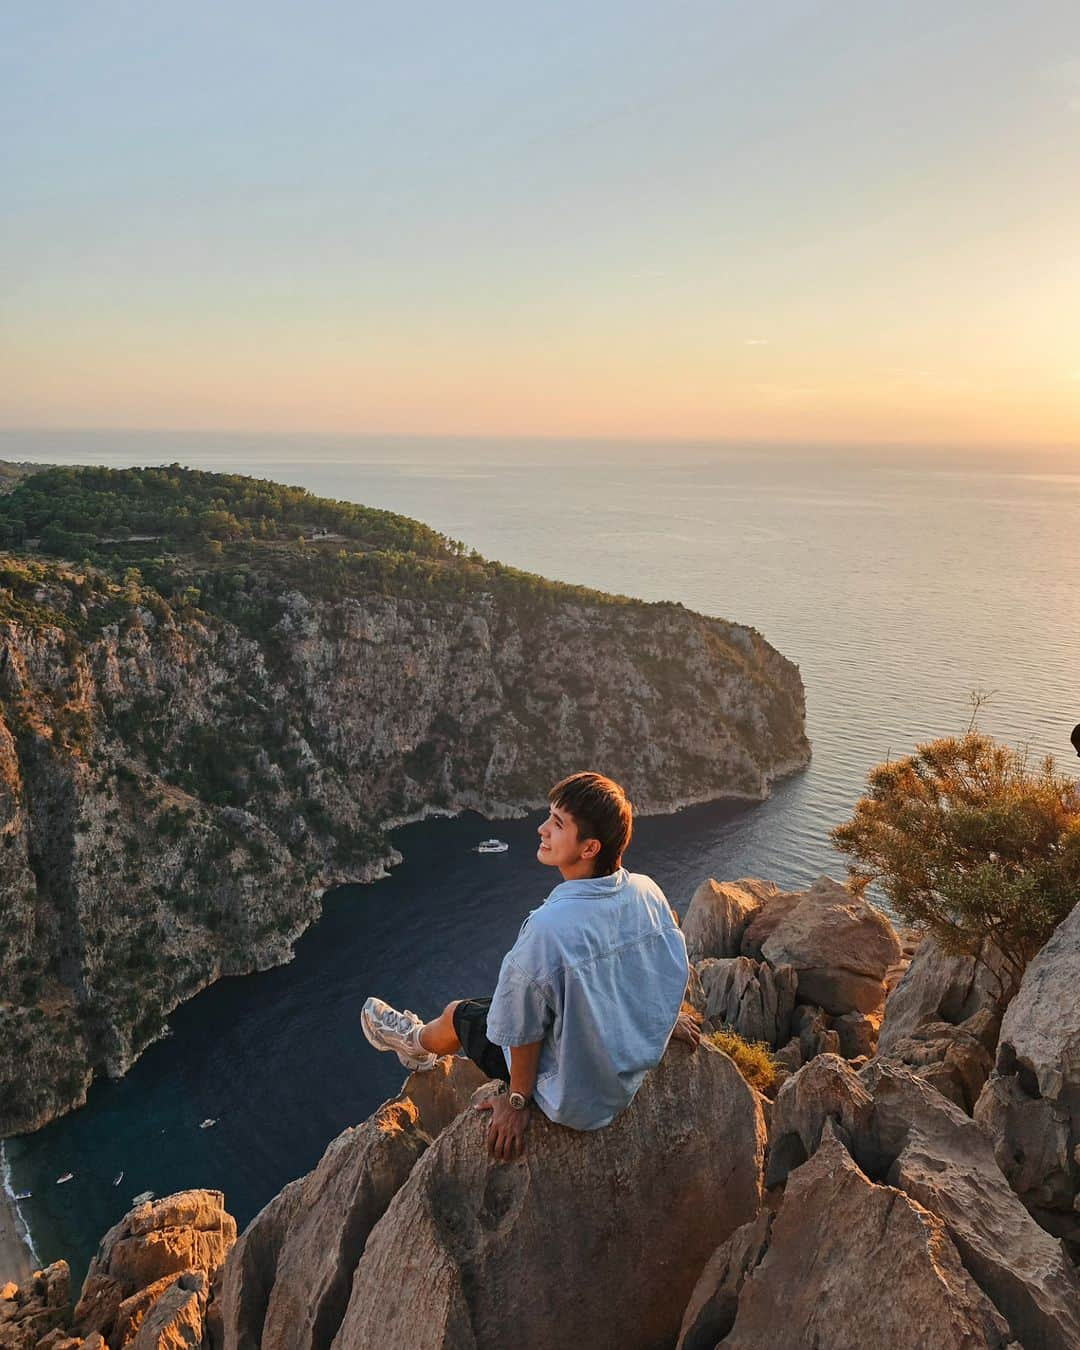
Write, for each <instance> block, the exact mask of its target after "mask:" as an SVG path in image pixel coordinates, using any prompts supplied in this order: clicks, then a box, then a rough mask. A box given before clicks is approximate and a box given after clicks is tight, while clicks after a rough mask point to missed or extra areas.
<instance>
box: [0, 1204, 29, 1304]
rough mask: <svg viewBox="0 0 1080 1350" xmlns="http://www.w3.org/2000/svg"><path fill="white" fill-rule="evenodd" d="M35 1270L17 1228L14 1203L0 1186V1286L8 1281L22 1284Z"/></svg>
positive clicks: (20, 1232) (27, 1248)
mask: <svg viewBox="0 0 1080 1350" xmlns="http://www.w3.org/2000/svg"><path fill="white" fill-rule="evenodd" d="M35 1268H36V1267H35V1264H34V1258H33V1256H31V1254H30V1248H29V1247H28V1246H27V1245H26V1242H25V1241H24V1239H23V1235H22V1231H21V1229H20V1227H19V1222H18V1219H17V1217H16V1214H15V1205H14V1202H13V1201H12V1199H11V1196H10V1195H8V1193H7V1191H6V1190H5V1189H4V1188H3V1186H0V1286H2V1285H5V1284H7V1282H8V1281H9V1280H14V1281H15V1283H16V1284H22V1282H23V1281H24V1280H26V1279H27V1278H28V1277H29V1276H31V1275H32V1274H33V1273H34V1270H35Z"/></svg>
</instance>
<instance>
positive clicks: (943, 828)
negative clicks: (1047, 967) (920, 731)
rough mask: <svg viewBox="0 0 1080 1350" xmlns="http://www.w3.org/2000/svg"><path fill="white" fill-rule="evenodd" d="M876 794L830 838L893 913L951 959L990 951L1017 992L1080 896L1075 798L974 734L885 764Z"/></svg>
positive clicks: (1047, 770) (1016, 754)
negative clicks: (927, 934) (987, 947)
mask: <svg viewBox="0 0 1080 1350" xmlns="http://www.w3.org/2000/svg"><path fill="white" fill-rule="evenodd" d="M868 781H869V791H868V793H867V795H866V796H865V797H863V798H861V799H860V801H859V802H858V803H857V804H856V807H855V813H854V815H853V816H852V818H851V820H849V821H848V822H847V824H845V825H840V826H837V828H836V829H834V830H833V831H832V840H833V842H834V844H835V845H836V847H837V848H838V849H840V851H841V852H843V853H847V854H849V855H850V856H851V857H853V858H854V859H855V860H856V861H855V864H854V865H853V866H851V867H850V868H849V871H850V874H851V879H852V881H853V882H854V883H855V884H856V885H858V886H860V887H865V886H866V885H867V884H869V883H870V882H872V881H875V882H877V883H879V884H880V886H881V888H882V890H883V891H884V893H885V895H886V896H887V897H888V899H889V902H890V903H891V904H892V906H893V908H894V909H895V910H896V913H897V914H898V915H899V916H900V917H901V918H902V919H903V920H905V921H906V922H908V923H911V924H914V925H916V926H917V927H920V928H924V929H926V930H928V931H929V932H931V933H933V934H934V935H935V937H936V938H937V939H938V941H939V942H940V944H941V946H942V948H943V949H944V950H945V951H948V952H952V953H954V954H960V953H968V954H970V955H972V956H975V957H978V958H983V957H984V956H985V947H984V944H985V943H987V942H989V943H991V944H992V945H993V946H994V947H995V948H996V949H997V951H998V953H999V954H1000V956H1001V957H1002V958H1003V961H1004V963H1005V967H1006V969H1007V972H1008V975H1007V978H1006V983H1007V984H1008V983H1011V985H1012V988H1011V989H1006V990H1004V991H1003V992H1004V993H1005V994H1006V996H1008V995H1010V994H1011V993H1013V992H1014V991H1015V988H1016V986H1017V985H1018V984H1019V982H1020V978H1021V976H1022V975H1023V973H1024V969H1025V967H1026V966H1027V963H1028V962H1029V961H1030V960H1031V958H1032V957H1033V956H1034V955H1035V953H1036V952H1037V951H1038V950H1039V948H1040V947H1041V946H1042V945H1043V943H1044V942H1046V940H1047V938H1049V936H1050V934H1051V933H1052V932H1053V931H1054V929H1055V928H1056V927H1057V925H1058V924H1059V923H1060V922H1061V921H1062V919H1064V918H1065V916H1066V915H1067V914H1068V913H1069V911H1070V910H1071V909H1072V907H1073V905H1074V904H1075V903H1076V902H1077V900H1078V899H1080V801H1078V792H1077V788H1076V785H1075V784H1074V783H1073V782H1072V780H1071V779H1070V778H1068V777H1067V776H1066V775H1065V774H1060V773H1057V772H1056V771H1055V767H1054V761H1053V759H1051V758H1047V759H1046V760H1045V761H1043V763H1042V764H1041V765H1040V766H1039V767H1038V768H1037V769H1034V770H1033V769H1030V768H1029V767H1028V763H1027V756H1026V754H1025V753H1024V752H1023V751H1020V750H1014V749H1011V748H1010V747H1007V746H1003V745H998V744H996V743H995V742H994V741H992V740H991V739H990V737H989V736H985V735H983V734H982V733H981V732H978V731H969V732H968V733H967V734H966V735H964V736H962V737H960V738H959V739H957V738H953V737H948V738H945V739H943V740H938V741H931V742H930V743H929V744H927V745H920V746H919V747H918V748H917V749H916V752H915V754H913V755H910V756H908V758H906V759H901V760H897V761H895V762H890V763H887V764H879V765H878V767H877V768H876V769H873V770H872V771H871V773H870V776H869V780H868Z"/></svg>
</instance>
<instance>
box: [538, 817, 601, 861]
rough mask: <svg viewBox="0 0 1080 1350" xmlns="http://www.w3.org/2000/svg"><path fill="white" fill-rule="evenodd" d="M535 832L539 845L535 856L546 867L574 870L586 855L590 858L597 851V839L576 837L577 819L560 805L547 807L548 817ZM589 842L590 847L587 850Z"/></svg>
mask: <svg viewBox="0 0 1080 1350" xmlns="http://www.w3.org/2000/svg"><path fill="white" fill-rule="evenodd" d="M537 833H538V834H539V835H540V847H539V848H538V849H537V850H536V856H537V858H538V859H539V860H540V862H542V863H544V864H545V865H546V866H547V867H558V868H560V869H563V868H571V869H574V870H576V869H577V867H578V865H579V864H581V863H582V862H583V861H585V860H586V856H587V857H588V859H591V858H592V856H593V855H594V854H595V853H597V852H599V849H598V847H597V843H598V841H597V840H595V839H592V840H589V839H580V838H579V837H578V826H577V821H576V820H575V819H574V817H573V816H572V815H571V814H570V812H569V811H566V810H564V809H563V808H562V807H561V806H552V807H551V808H550V809H549V811H548V818H547V820H545V821H544V823H543V824H542V825H541V826H539V827H538V830H537ZM589 844H591V845H592V848H591V849H588V850H587V849H586V846H587V845H589Z"/></svg>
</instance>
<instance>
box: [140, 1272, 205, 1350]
mask: <svg viewBox="0 0 1080 1350" xmlns="http://www.w3.org/2000/svg"><path fill="white" fill-rule="evenodd" d="M206 1299H207V1279H206V1275H205V1274H204V1272H203V1271H201V1270H192V1271H188V1272H187V1273H186V1274H184V1275H180V1276H178V1278H177V1279H176V1280H175V1281H174V1282H173V1284H172V1285H171V1286H170V1287H169V1288H168V1289H167V1290H166V1291H165V1293H164V1294H162V1295H161V1297H160V1298H159V1299H158V1300H157V1302H156V1303H155V1304H154V1305H153V1307H152V1308H151V1309H150V1311H149V1313H148V1314H147V1317H146V1320H145V1321H144V1322H143V1324H142V1326H141V1327H140V1328H139V1333H138V1335H137V1336H136V1337H135V1339H134V1340H133V1341H132V1342H131V1343H130V1347H131V1350H193V1348H194V1347H197V1346H201V1345H202V1343H203V1315H204V1313H205V1312H206Z"/></svg>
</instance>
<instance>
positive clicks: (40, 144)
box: [0, 0, 1080, 448]
mask: <svg viewBox="0 0 1080 1350" xmlns="http://www.w3.org/2000/svg"><path fill="white" fill-rule="evenodd" d="M0 114H2V127H3V131H2V152H0V153H2V162H0V175H2V182H3V191H4V202H5V205H4V210H3V216H2V221H0V238H2V249H0V425H3V426H7V427H50V426H51V427H147V428H150V427H154V428H184V429H193V428H206V429H223V430H227V429H234V430H256V431H257V430H277V431H324V432H342V433H352V432H356V433H365V432H368V433H369V432H377V433H385V432H401V433H452V434H458V435H500V434H506V435H510V434H513V435H548V436H611V437H641V438H655V437H671V438H696V439H713V438H715V439H732V438H745V439H755V438H762V439H769V440H785V441H786V440H790V441H795V442H804V441H815V442H824V441H835V442H837V443H865V444H873V443H878V442H893V443H895V442H900V443H905V442H910V443H912V444H925V445H948V446H961V447H972V448H982V447H992V446H999V445H1000V446H1007V447H1021V448H1022V447H1026V446H1033V447H1034V446H1038V447H1044V448H1045V447H1058V446H1060V447H1062V448H1077V447H1080V5H1078V4H1077V3H1076V0H1026V2H1023V3H1022V2H1020V0H1016V2H1015V3H1014V2H1011V0H1010V2H1008V3H1005V2H1003V0H932V3H928V2H926V0H873V3H868V2H867V0H830V2H828V3H811V2H810V0H753V3H736V2H734V0H662V2H661V0H657V2H656V3H639V2H637V0H617V2H616V0H595V2H594V3H587V4H581V3H575V4H569V3H564V2H563V0H548V2H547V3H544V4H529V5H525V4H510V3H507V0H498V3H495V0H482V2H478V3H470V2H469V0H466V3H463V4H458V5H450V4H447V3H446V0H438V3H431V2H429V0H417V2H416V3H414V4H411V5H387V4H380V5H373V4H371V3H368V2H367V0H352V2H351V3H346V2H345V0H340V2H339V3H332V4H331V3H318V0H315V2H314V3H311V2H309V3H305V4H299V3H294V4H284V3H279V2H278V0H258V3H255V2H254V0H228V2H227V3H225V4H220V3H218V4H210V3H205V2H204V0H194V2H193V3H189V4H186V5H181V4H179V3H168V2H166V0H161V2H160V3H159V2H158V0H151V3H150V4H146V3H138V4H137V3H133V2H130V3H122V4H121V3H116V2H115V0H98V2H97V3H94V4H92V5H88V4H86V3H85V0H50V3H47V4H38V5H7V6H4V8H3V13H2V16H0Z"/></svg>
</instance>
